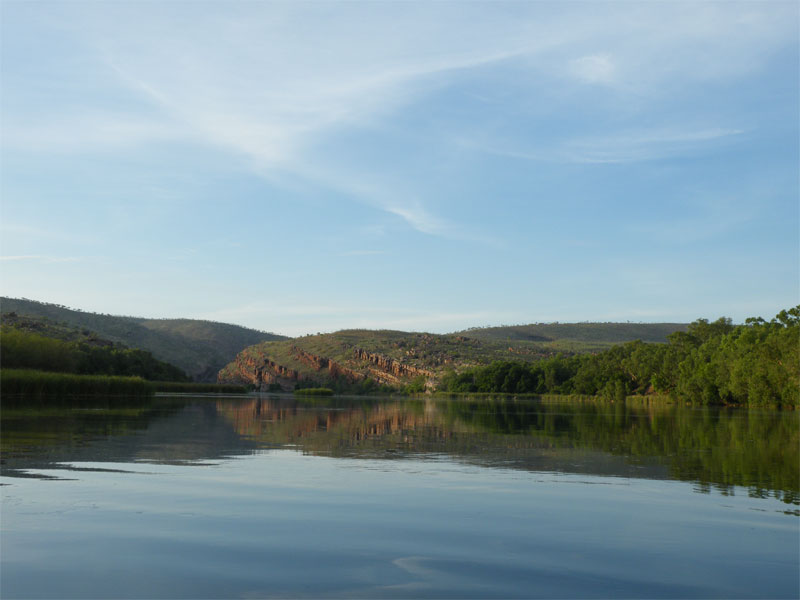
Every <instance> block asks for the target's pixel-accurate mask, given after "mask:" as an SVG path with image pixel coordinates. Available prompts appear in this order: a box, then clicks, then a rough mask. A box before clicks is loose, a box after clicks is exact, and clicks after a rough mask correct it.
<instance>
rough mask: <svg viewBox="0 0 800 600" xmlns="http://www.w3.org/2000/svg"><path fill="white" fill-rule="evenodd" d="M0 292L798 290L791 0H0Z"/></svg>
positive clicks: (520, 306) (553, 300)
mask: <svg viewBox="0 0 800 600" xmlns="http://www.w3.org/2000/svg"><path fill="white" fill-rule="evenodd" d="M0 11H1V12H0V27H1V29H0V37H1V38H2V39H1V41H0V44H2V45H1V46H0V50H1V53H0V61H2V62H1V63H0V92H1V93H2V96H1V98H0V118H1V119H2V120H1V121H0V153H1V154H0V194H1V196H0V198H1V199H2V201H1V202H0V286H1V287H2V294H3V295H5V296H11V297H25V298H30V299H34V300H40V301H45V302H53V303H57V304H63V305H66V306H69V307H74V308H80V309H83V310H89V311H95V312H101V313H108V314H124V315H136V316H145V317H170V318H174V317H186V318H197V319H211V320H215V321H223V322H229V323H237V324H240V325H245V326H248V327H253V328H256V329H260V330H265V331H272V332H276V333H281V334H286V335H302V334H306V333H316V332H328V331H335V330H338V329H343V328H372V329H377V328H391V329H403V330H415V331H423V330H424V331H432V332H448V331H456V330H459V329H464V328H468V327H476V326H486V325H500V324H522V323H535V322H551V321H560V322H575V321H642V322H658V321H670V322H676V321H680V322H688V321H692V320H695V319H697V318H701V317H702V318H709V319H716V318H718V317H720V316H726V317H730V318H732V319H733V320H734V321H735V322H742V321H743V320H744V319H745V318H747V317H750V316H762V317H765V318H767V319H769V318H771V317H773V316H774V315H775V314H776V313H777V312H779V311H780V310H781V309H784V308H789V307H791V306H794V305H796V304H798V303H799V302H800V233H799V232H800V215H799V212H800V207H799V204H800V183H799V182H800V173H799V171H798V169H799V167H798V164H800V152H799V151H798V140H799V139H800V126H799V123H798V121H799V120H800V117H799V116H798V106H800V92H799V87H800V86H799V83H798V82H799V81H800V77H799V76H798V73H800V64H799V61H798V49H799V48H800V34H799V32H798V27H799V26H798V23H799V22H800V5H799V4H798V3H797V2H795V1H790V2H770V1H762V2H753V1H751V2H741V3H737V2H728V1H726V2H684V1H675V2H657V1H656V2H602V1H593V2H574V1H573V2H544V1H541V2H535V1H530V2H503V1H493V2H420V3H416V2H390V1H389V2H386V1H385V2H336V1H330V2H311V1H306V2H304V1H300V2H260V1H248V2H229V1H226V2H218V1H213V0H212V1H205V2H193V1H188V0H187V1H173V2H155V1H145V0H142V1H139V2H125V1H119V2H97V1H91V2H81V1H76V0H73V1H70V2H54V3H49V2H41V1H25V2H21V1H14V0H4V1H3V2H2V5H0Z"/></svg>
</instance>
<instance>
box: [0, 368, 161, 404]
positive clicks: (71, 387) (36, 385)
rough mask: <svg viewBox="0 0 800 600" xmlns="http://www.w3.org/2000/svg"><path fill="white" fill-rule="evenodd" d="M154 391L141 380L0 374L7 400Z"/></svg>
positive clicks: (29, 371)
mask: <svg viewBox="0 0 800 600" xmlns="http://www.w3.org/2000/svg"><path fill="white" fill-rule="evenodd" d="M154 391H155V387H154V385H153V384H152V383H151V382H148V381H145V380H144V379H142V378H141V377H119V376H112V375H75V374H73V373H50V372H47V371H36V370H33V369H2V370H0V393H1V394H2V395H3V397H4V398H3V400H4V403H5V401H6V400H7V397H8V396H25V397H31V396H32V397H42V396H50V395H52V396H62V397H63V396H88V395H106V396H108V395H113V396H118V395H126V396H152V395H153V393H154Z"/></svg>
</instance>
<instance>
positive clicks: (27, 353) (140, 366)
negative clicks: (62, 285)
mask: <svg viewBox="0 0 800 600" xmlns="http://www.w3.org/2000/svg"><path fill="white" fill-rule="evenodd" d="M0 362H1V363H2V366H3V368H12V369H38V370H41V371H54V372H60V373H74V374H79V375H117V376H133V377H141V378H143V379H149V380H152V381H188V380H189V378H188V377H187V376H186V374H185V373H184V372H183V371H181V370H180V369H178V368H177V367H175V366H173V365H170V364H168V363H165V362H162V361H160V360H157V359H156V358H154V357H153V355H152V354H150V353H149V352H146V351H144V350H137V349H131V348H124V347H120V346H117V345H114V344H111V343H104V344H98V343H90V342H84V341H65V340H61V339H56V338H51V337H45V336H43V335H39V334H38V333H33V332H30V331H24V330H21V329H16V328H12V327H8V326H4V327H3V328H2V331H0Z"/></svg>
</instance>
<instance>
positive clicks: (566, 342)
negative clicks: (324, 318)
mask: <svg viewBox="0 0 800 600" xmlns="http://www.w3.org/2000/svg"><path fill="white" fill-rule="evenodd" d="M685 329H686V325H684V324H654V325H648V324H628V323H585V324H583V323H581V324H553V325H544V326H534V325H521V326H516V327H496V328H487V329H473V330H469V331H465V332H459V333H453V334H445V335H438V334H431V333H409V332H404V331H390V330H379V331H371V330H364V329H350V330H343V331H338V332H336V333H329V334H321V335H309V336H305V337H301V338H295V339H292V340H287V341H280V342H265V343H261V344H258V345H255V346H252V347H250V348H247V349H246V350H243V351H242V352H241V353H239V355H238V356H237V357H236V360H234V361H232V362H231V363H230V364H229V365H227V366H226V367H225V368H224V369H222V371H220V374H219V378H218V381H220V382H223V383H249V384H253V385H256V386H259V387H262V388H269V387H270V386H271V387H273V388H277V387H278V386H280V387H281V388H284V389H286V388H289V389H291V388H296V387H306V386H316V385H322V386H325V387H332V388H333V389H338V390H340V391H344V390H350V391H369V390H370V389H374V388H375V387H378V386H390V387H393V388H395V389H396V388H407V389H411V390H414V389H420V391H421V389H424V387H426V386H427V387H431V386H434V385H435V384H436V383H437V382H438V381H439V380H440V378H441V377H442V376H443V375H445V374H447V373H450V372H454V371H456V372H458V371H462V370H464V369H468V368H471V367H475V366H480V365H487V364H489V363H492V362H494V361H522V362H536V361H539V360H542V359H546V358H550V357H553V356H555V355H557V354H559V353H565V354H567V355H571V354H576V353H580V352H596V351H601V350H604V349H606V348H609V347H611V346H613V345H615V344H616V343H620V342H624V341H630V340H635V339H638V338H640V337H643V338H645V339H646V340H647V341H657V342H664V341H666V336H667V335H668V334H669V333H671V332H673V331H679V330H685ZM637 336H638V337H637ZM408 386H411V387H410V388H408Z"/></svg>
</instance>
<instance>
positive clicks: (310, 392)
mask: <svg viewBox="0 0 800 600" xmlns="http://www.w3.org/2000/svg"><path fill="white" fill-rule="evenodd" d="M294 393H295V394H301V395H303V396H333V390H332V389H330V388H323V387H320V388H303V389H299V390H295V391H294Z"/></svg>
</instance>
